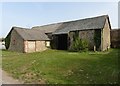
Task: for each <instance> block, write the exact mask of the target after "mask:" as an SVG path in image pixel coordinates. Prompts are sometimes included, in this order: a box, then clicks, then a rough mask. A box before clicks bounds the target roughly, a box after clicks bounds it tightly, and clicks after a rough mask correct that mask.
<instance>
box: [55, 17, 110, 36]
mask: <svg viewBox="0 0 120 86" xmlns="http://www.w3.org/2000/svg"><path fill="white" fill-rule="evenodd" d="M106 18H108V15H104V16H98V17H93V18H86V19H82V20H76V21H69V22H64V23H62V25H61V26H59V27H58V29H57V30H56V31H55V32H53V34H66V33H68V32H70V31H75V30H90V29H102V28H103V27H104V24H105V20H106Z"/></svg>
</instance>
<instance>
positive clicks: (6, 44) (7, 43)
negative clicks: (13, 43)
mask: <svg viewBox="0 0 120 86" xmlns="http://www.w3.org/2000/svg"><path fill="white" fill-rule="evenodd" d="M9 45H10V35H9V36H8V37H6V38H5V47H6V49H8V48H9Z"/></svg>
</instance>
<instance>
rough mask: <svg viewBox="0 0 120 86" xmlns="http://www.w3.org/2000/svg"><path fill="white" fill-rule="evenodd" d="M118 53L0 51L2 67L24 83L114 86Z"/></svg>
mask: <svg viewBox="0 0 120 86" xmlns="http://www.w3.org/2000/svg"><path fill="white" fill-rule="evenodd" d="M119 50H120V49H110V50H109V51H106V52H82V53H80V52H68V51H58V50H46V51H44V52H35V53H29V54H25V53H17V52H10V51H7V50H3V52H2V67H3V70H5V71H7V72H8V73H9V74H10V75H11V76H13V77H14V78H17V79H19V80H22V81H24V83H34V84H40V83H42V84H44V83H46V84H116V83H118V72H119V70H118V51H119Z"/></svg>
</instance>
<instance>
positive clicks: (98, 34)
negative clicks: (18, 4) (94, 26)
mask: <svg viewBox="0 0 120 86" xmlns="http://www.w3.org/2000/svg"><path fill="white" fill-rule="evenodd" d="M94 43H95V47H96V50H97V51H99V50H100V46H101V30H99V29H98V30H95V33H94Z"/></svg>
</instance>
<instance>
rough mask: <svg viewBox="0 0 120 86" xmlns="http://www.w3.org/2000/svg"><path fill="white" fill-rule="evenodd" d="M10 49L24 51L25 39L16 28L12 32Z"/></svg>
mask: <svg viewBox="0 0 120 86" xmlns="http://www.w3.org/2000/svg"><path fill="white" fill-rule="evenodd" d="M8 50H11V51H17V52H24V40H23V39H22V37H21V36H20V35H19V34H18V33H17V32H16V31H15V30H13V31H12V32H11V38H10V46H9V48H8Z"/></svg>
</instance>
